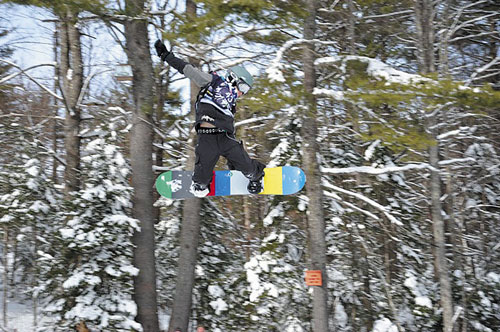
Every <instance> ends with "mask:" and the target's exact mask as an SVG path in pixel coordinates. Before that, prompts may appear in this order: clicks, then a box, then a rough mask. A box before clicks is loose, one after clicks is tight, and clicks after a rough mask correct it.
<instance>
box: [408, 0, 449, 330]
mask: <svg viewBox="0 0 500 332" xmlns="http://www.w3.org/2000/svg"><path fill="white" fill-rule="evenodd" d="M414 2H415V16H416V17H415V21H416V25H417V40H418V45H417V46H418V47H417V50H418V60H419V68H420V71H421V72H423V73H424V74H428V73H431V72H434V71H435V70H436V68H435V55H434V43H435V36H434V30H433V29H434V18H435V15H436V13H435V9H434V2H433V0H414ZM441 56H442V57H443V56H446V54H445V53H442V54H441ZM444 60H445V59H444V58H442V59H441V61H444ZM441 67H442V66H441ZM439 111H440V110H432V114H429V115H428V117H427V119H428V123H427V127H428V128H429V131H430V134H431V136H432V138H433V144H431V146H430V147H429V164H430V165H431V166H432V167H433V170H431V177H430V184H429V190H430V194H431V218H432V231H433V234H434V255H435V257H434V261H435V269H434V270H435V272H436V276H437V278H438V280H439V287H440V293H441V294H440V300H441V307H442V309H443V327H444V329H443V331H444V332H452V330H453V322H452V319H453V299H452V295H451V283H450V278H449V275H448V263H447V261H446V238H445V234H444V233H445V225H444V220H443V216H442V215H441V210H442V206H441V200H440V199H441V194H442V190H441V177H440V171H439V160H440V158H439V141H438V140H437V135H438V134H439V130H438V128H437V125H438V117H439Z"/></svg>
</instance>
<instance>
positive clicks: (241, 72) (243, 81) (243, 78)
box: [226, 66, 253, 93]
mask: <svg viewBox="0 0 500 332" xmlns="http://www.w3.org/2000/svg"><path fill="white" fill-rule="evenodd" d="M226 79H227V80H228V81H229V83H231V84H233V85H235V86H237V87H238V89H239V90H240V91H241V92H243V93H247V92H248V91H249V90H250V88H251V87H252V86H253V77H252V75H250V73H249V72H248V70H246V69H245V67H243V66H233V67H231V68H229V70H228V71H227V76H226Z"/></svg>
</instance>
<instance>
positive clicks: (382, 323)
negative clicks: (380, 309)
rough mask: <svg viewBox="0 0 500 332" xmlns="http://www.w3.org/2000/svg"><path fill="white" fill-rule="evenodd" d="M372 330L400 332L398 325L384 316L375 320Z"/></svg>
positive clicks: (375, 331) (374, 331)
mask: <svg viewBox="0 0 500 332" xmlns="http://www.w3.org/2000/svg"><path fill="white" fill-rule="evenodd" d="M372 332H398V327H397V326H396V325H395V324H394V323H392V322H391V321H390V320H389V319H388V318H386V317H382V318H381V319H378V320H376V321H375V323H374V324H373V330H372Z"/></svg>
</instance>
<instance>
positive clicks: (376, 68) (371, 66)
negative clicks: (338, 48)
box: [315, 55, 432, 84]
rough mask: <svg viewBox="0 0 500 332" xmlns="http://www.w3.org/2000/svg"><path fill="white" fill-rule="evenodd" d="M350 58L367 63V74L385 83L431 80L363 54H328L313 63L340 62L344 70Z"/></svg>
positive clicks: (409, 82) (410, 82)
mask: <svg viewBox="0 0 500 332" xmlns="http://www.w3.org/2000/svg"><path fill="white" fill-rule="evenodd" d="M352 60H357V61H361V62H364V63H366V64H368V68H367V69H366V71H367V73H368V75H370V76H373V77H376V78H382V79H385V80H386V81H387V83H398V84H412V83H423V82H432V80H431V79H429V78H426V77H423V76H420V75H417V74H409V73H406V72H404V71H401V70H397V69H395V68H393V67H391V66H389V65H388V64H386V63H384V62H382V61H380V60H378V59H374V58H369V57H365V56H356V55H346V56H330V57H324V58H319V59H316V61H315V64H316V65H320V64H328V63H336V62H341V69H342V70H343V71H345V67H346V63H347V61H352Z"/></svg>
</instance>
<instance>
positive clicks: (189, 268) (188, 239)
mask: <svg viewBox="0 0 500 332" xmlns="http://www.w3.org/2000/svg"><path fill="white" fill-rule="evenodd" d="M186 15H187V16H188V17H195V16H196V3H195V2H194V1H192V0H186ZM190 62H191V63H193V64H196V60H194V59H191V61H190ZM198 90H199V89H198V87H197V86H196V85H195V84H194V83H191V114H190V117H191V119H192V121H193V122H194V119H195V103H196V96H197V94H198ZM189 141H190V144H189V147H188V148H189V150H188V160H187V163H188V165H190V166H191V165H194V162H195V154H194V146H195V144H196V137H195V135H194V133H192V134H191V137H190V140H189ZM200 210H201V199H199V198H190V199H186V200H184V206H183V209H182V227H181V234H180V243H179V248H180V249H179V260H178V266H177V280H176V284H175V297H174V303H173V306H172V315H171V317H170V323H169V326H168V331H169V332H173V331H175V329H176V328H180V329H181V331H182V332H184V331H187V330H188V326H189V319H190V316H191V307H192V304H193V287H194V279H195V267H196V261H197V259H198V242H199V237H200Z"/></svg>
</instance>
